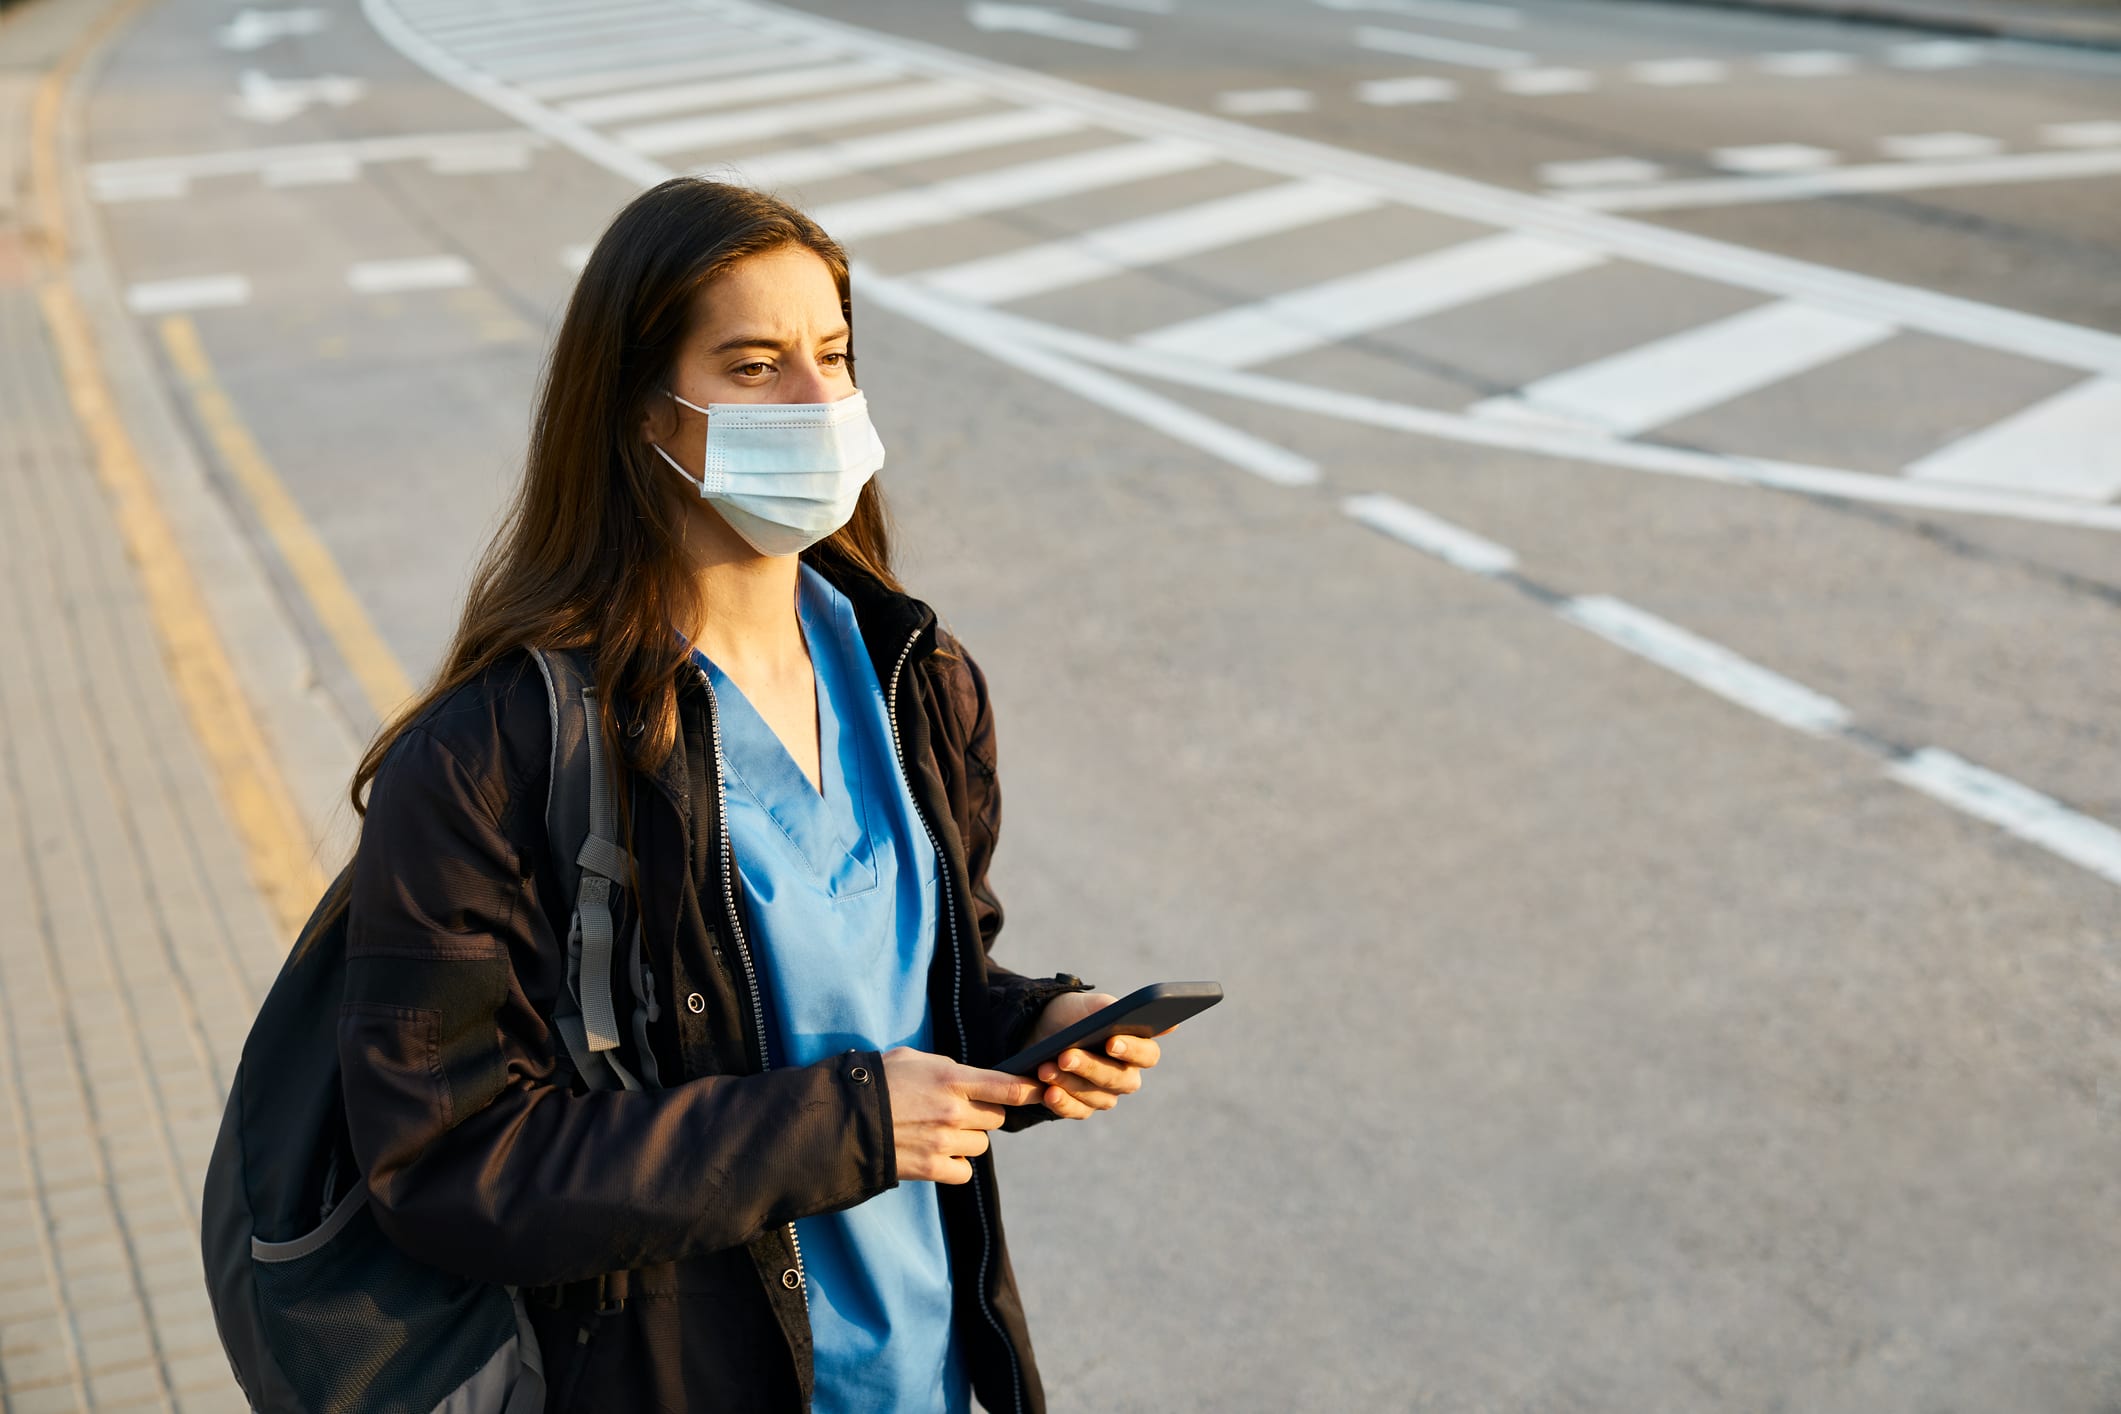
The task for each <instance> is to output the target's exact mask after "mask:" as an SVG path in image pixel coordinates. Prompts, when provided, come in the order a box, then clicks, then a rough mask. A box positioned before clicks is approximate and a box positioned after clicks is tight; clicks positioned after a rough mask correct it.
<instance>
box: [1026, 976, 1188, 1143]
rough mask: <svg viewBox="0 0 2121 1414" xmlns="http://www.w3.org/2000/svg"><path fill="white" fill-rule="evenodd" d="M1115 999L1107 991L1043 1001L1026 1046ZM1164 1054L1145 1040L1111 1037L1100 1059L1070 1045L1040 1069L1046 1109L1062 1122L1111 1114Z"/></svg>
mask: <svg viewBox="0 0 2121 1414" xmlns="http://www.w3.org/2000/svg"><path fill="white" fill-rule="evenodd" d="M1118 1000H1119V998H1117V997H1115V996H1111V995H1110V994H1108V993H1105V992H1064V993H1062V994H1061V995H1060V996H1057V997H1055V998H1054V999H1053V1000H1052V1001H1050V1002H1048V1003H1046V1009H1045V1010H1044V1011H1042V1012H1040V1013H1039V1015H1038V1024H1037V1025H1036V1026H1034V1027H1032V1028H1031V1039H1030V1041H1028V1042H1027V1043H1026V1044H1027V1045H1033V1046H1035V1045H1037V1044H1038V1043H1039V1042H1040V1041H1042V1040H1044V1039H1045V1038H1046V1037H1048V1036H1051V1035H1052V1034H1053V1033H1054V1032H1056V1031H1065V1030H1067V1029H1068V1028H1069V1027H1070V1026H1073V1025H1074V1024H1075V1023H1076V1022H1078V1021H1081V1020H1082V1019H1083V1018H1084V1017H1086V1016H1088V1015H1090V1014H1091V1013H1092V1012H1097V1011H1103V1010H1104V1009H1105V1008H1106V1007H1108V1006H1110V1005H1112V1003H1114V1002H1116V1001H1118ZM1172 1029H1173V1030H1175V1029H1177V1028H1175V1027H1174V1028H1172ZM1158 1034H1159V1035H1168V1034H1170V1033H1169V1031H1165V1032H1159V1033H1158ZM1162 1055H1163V1048H1162V1047H1160V1046H1158V1045H1157V1044H1156V1042H1154V1041H1152V1040H1150V1039H1149V1038H1148V1037H1146V1036H1114V1037H1113V1038H1112V1039H1111V1040H1109V1041H1107V1042H1105V1048H1104V1054H1103V1055H1099V1054H1097V1053H1095V1052H1092V1051H1086V1050H1084V1049H1082V1048H1081V1047H1080V1046H1070V1047H1069V1048H1068V1049H1067V1050H1065V1051H1062V1052H1061V1053H1060V1054H1059V1055H1058V1056H1055V1057H1054V1058H1053V1059H1052V1060H1049V1061H1047V1062H1046V1063H1045V1064H1044V1065H1041V1066H1040V1067H1039V1068H1038V1078H1039V1079H1040V1080H1043V1081H1045V1082H1046V1086H1047V1089H1046V1093H1045V1102H1046V1108H1047V1109H1049V1110H1051V1111H1053V1113H1055V1114H1057V1115H1059V1116H1060V1117H1061V1118H1062V1119H1088V1118H1089V1117H1090V1112H1091V1111H1092V1110H1109V1109H1111V1108H1112V1107H1113V1106H1114V1105H1116V1104H1118V1103H1119V1097H1120V1096H1122V1095H1131V1094H1133V1093H1134V1092H1135V1091H1137V1090H1139V1089H1141V1088H1142V1072H1143V1071H1145V1070H1147V1069H1149V1068H1150V1067H1151V1066H1153V1065H1155V1064H1156V1062H1157V1061H1158V1060H1159V1059H1160V1058H1161V1057H1162Z"/></svg>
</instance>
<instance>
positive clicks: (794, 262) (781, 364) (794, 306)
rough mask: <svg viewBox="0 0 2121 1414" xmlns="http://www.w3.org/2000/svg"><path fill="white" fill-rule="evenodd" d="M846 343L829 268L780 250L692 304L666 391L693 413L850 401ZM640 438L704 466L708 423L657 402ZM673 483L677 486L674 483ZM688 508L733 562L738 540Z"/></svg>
mask: <svg viewBox="0 0 2121 1414" xmlns="http://www.w3.org/2000/svg"><path fill="white" fill-rule="evenodd" d="M847 342H848V329H847V317H846V315H845V314H843V313H842V312H841V310H840V291H839V286H838V285H836V284H835V283H833V279H832V270H831V268H830V267H829V266H827V265H826V264H825V262H824V261H823V260H822V259H820V258H819V257H818V255H817V254H816V253H815V252H813V251H810V250H806V249H805V248H803V247H802V246H783V247H782V248H781V249H779V250H772V251H767V252H766V253H765V254H763V255H754V256H750V257H747V258H746V259H743V260H740V261H738V262H737V263H736V264H735V265H732V266H731V267H729V269H727V270H725V271H723V272H722V273H721V274H720V275H718V276H716V277H715V278H714V279H712V280H710V281H708V282H707V284H705V285H704V286H702V287H701V288H700V291H699V293H698V294H696V295H694V296H693V307H692V328H691V330H690V331H689V332H688V333H687V334H686V336H685V342H684V343H683V344H682V345H681V346H680V347H679V349H678V356H677V362H676V363H675V365H674V366H673V367H672V368H671V371H670V391H672V392H674V393H676V394H677V395H678V396H679V397H681V398H683V399H684V400H685V401H686V402H688V403H693V404H696V405H697V406H699V407H706V406H708V405H709V404H711V403H831V402H838V401H839V400H840V399H841V398H844V397H847V396H848V395H850V394H851V393H853V392H854V360H853V357H852V355H850V354H849V353H848V352H847ZM643 431H644V435H645V436H646V437H647V438H648V440H649V441H651V442H654V443H656V444H657V445H659V446H660V447H662V449H663V450H664V451H666V452H668V453H669V454H670V455H671V456H672V457H673V458H675V459H676V461H677V463H678V465H680V466H682V467H685V468H687V469H688V470H690V471H691V472H692V473H693V474H695V475H697V474H698V472H699V468H700V466H701V464H702V463H703V462H704V461H705V459H706V450H707V446H706V444H707V419H706V418H705V417H703V416H701V415H700V414H699V413H696V412H694V411H692V410H691V409H690V408H684V407H680V406H679V405H678V404H677V403H676V402H674V401H672V400H671V399H669V398H656V399H654V400H652V401H651V403H650V406H649V409H648V417H647V425H646V427H645V428H644V429H643ZM671 482H672V484H673V487H674V488H682V487H683V485H684V483H683V482H680V481H678V479H677V478H676V477H672V478H671ZM694 504H695V507H696V509H697V510H698V511H699V512H701V513H702V514H703V515H704V517H705V520H706V522H707V525H706V528H707V529H708V530H709V532H710V534H711V535H712V538H713V539H714V540H715V541H717V542H720V541H724V540H726V541H728V542H729V544H728V545H727V546H726V547H724V548H726V549H728V550H729V551H730V552H731V553H736V552H737V547H738V546H740V545H741V543H742V542H741V541H740V540H738V539H737V537H736V535H735V532H734V531H730V530H729V529H728V528H727V526H726V525H724V524H723V523H722V522H721V518H720V517H719V516H718V515H716V514H715V513H714V512H713V511H712V509H711V508H710V507H709V506H708V505H707V504H706V503H705V502H698V501H695V503H694ZM717 532H718V533H717ZM744 553H749V552H748V550H746V551H744Z"/></svg>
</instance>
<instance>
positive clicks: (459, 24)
mask: <svg viewBox="0 0 2121 1414" xmlns="http://www.w3.org/2000/svg"><path fill="white" fill-rule="evenodd" d="M669 13H670V10H669V7H668V6H665V5H662V4H659V3H657V0H618V3H616V4H611V5H566V6H557V5H555V6H547V7H544V8H541V9H537V10H532V11H529V12H527V13H521V14H515V15H511V14H509V13H508V12H507V11H505V10H502V9H499V8H498V7H496V6H493V5H477V6H472V7H470V8H468V9H467V10H466V11H464V12H463V13H461V14H434V13H430V14H426V15H423V16H422V17H421V18H420V20H419V22H418V23H419V26H420V32H421V33H422V34H425V35H427V36H428V37H429V38H431V39H434V40H435V41H437V42H438V43H442V44H447V45H450V46H451V47H452V48H455V49H458V50H461V51H463V52H465V53H466V54H469V52H470V51H469V48H468V46H470V45H475V44H478V43H479V42H481V41H482V40H488V39H494V38H498V37H503V36H518V35H530V34H543V33H551V32H555V31H558V32H562V33H564V32H568V31H572V30H578V29H582V28H584V27H585V26H587V27H597V28H604V29H609V28H612V27H614V26H617V25H623V24H631V23H632V22H634V21H635V20H637V19H647V20H658V19H662V18H664V17H666V16H667V15H668V14H669Z"/></svg>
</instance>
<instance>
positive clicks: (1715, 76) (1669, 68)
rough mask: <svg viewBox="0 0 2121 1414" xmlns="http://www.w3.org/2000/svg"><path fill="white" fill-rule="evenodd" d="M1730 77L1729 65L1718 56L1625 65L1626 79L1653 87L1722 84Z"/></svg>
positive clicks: (1649, 61)
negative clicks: (1714, 57)
mask: <svg viewBox="0 0 2121 1414" xmlns="http://www.w3.org/2000/svg"><path fill="white" fill-rule="evenodd" d="M1730 76H1731V66H1730V65H1729V64H1726V63H1724V62H1723V61H1722V60H1721V59H1645V60H1643V61H1642V62H1641V63H1637V64H1630V65H1628V77H1629V78H1631V79H1633V80H1634V81H1635V82H1637V83H1646V84H1649V85H1651V86H1653V87H1656V88H1684V87H1690V86H1692V85H1696V84H1708V83H1722V82H1723V81H1724V80H1725V79H1727V78H1729V77H1730Z"/></svg>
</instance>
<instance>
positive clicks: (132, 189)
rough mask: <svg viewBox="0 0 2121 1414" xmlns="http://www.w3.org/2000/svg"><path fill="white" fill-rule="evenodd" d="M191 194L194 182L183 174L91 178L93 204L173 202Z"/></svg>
mask: <svg viewBox="0 0 2121 1414" xmlns="http://www.w3.org/2000/svg"><path fill="white" fill-rule="evenodd" d="M190 191H191V179H190V178H188V177H186V176H185V175H184V174H183V173H181V172H141V173H139V174H137V175H134V176H124V175H113V176H104V177H95V176H91V177H90V178H89V180H88V194H89V197H90V199H91V200H94V201H102V202H112V201H172V200H175V199H176V198H178V197H182V196H185V195H187V194H189V193H190Z"/></svg>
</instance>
